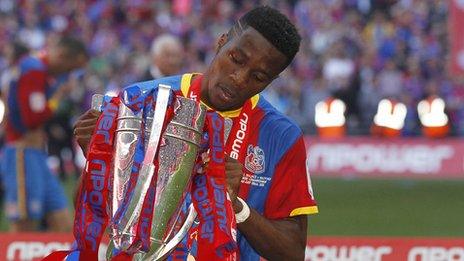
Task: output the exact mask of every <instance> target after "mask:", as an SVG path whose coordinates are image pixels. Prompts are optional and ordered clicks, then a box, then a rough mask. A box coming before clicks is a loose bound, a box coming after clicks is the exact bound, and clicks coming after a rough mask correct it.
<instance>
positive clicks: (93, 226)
mask: <svg viewBox="0 0 464 261" xmlns="http://www.w3.org/2000/svg"><path fill="white" fill-rule="evenodd" d="M91 166H92V169H91V170H90V179H91V181H92V190H91V191H90V192H89V193H88V194H86V195H85V199H84V201H85V202H87V200H88V202H89V205H90V209H91V211H92V213H93V215H92V219H91V222H90V224H88V226H87V227H86V228H85V231H86V235H85V240H86V241H87V242H89V243H91V245H92V249H93V250H94V251H96V250H97V238H98V237H99V235H100V234H101V232H102V229H103V223H104V220H103V217H104V210H103V203H104V202H103V193H102V190H103V187H104V186H105V172H106V163H105V161H104V160H99V159H93V160H92V162H91Z"/></svg>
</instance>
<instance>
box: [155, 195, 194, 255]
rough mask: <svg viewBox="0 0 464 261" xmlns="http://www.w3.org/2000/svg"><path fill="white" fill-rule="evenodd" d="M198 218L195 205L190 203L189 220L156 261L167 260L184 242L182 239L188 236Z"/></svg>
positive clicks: (186, 220) (187, 219)
mask: <svg viewBox="0 0 464 261" xmlns="http://www.w3.org/2000/svg"><path fill="white" fill-rule="evenodd" d="M196 217H197V211H196V210H195V208H194V207H193V203H190V206H189V209H188V214H187V218H186V219H185V222H184V224H183V225H182V227H181V228H180V229H179V231H178V232H177V233H176V235H174V237H173V238H172V239H171V241H169V242H168V243H167V244H166V245H165V246H164V248H163V249H162V250H161V252H160V254H159V257H158V258H157V259H156V260H163V259H165V258H166V257H167V256H168V255H169V254H170V253H171V251H172V250H174V248H175V247H176V246H177V245H178V244H179V243H180V241H182V239H183V238H184V237H185V236H186V235H187V233H188V231H189V229H190V227H191V226H192V225H193V222H194V221H195V219H196Z"/></svg>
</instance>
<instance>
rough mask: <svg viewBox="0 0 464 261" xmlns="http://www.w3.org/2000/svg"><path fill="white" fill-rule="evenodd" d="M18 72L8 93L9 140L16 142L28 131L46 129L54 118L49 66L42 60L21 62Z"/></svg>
mask: <svg viewBox="0 0 464 261" xmlns="http://www.w3.org/2000/svg"><path fill="white" fill-rule="evenodd" d="M14 71H15V72H16V73H15V74H16V75H14V77H12V79H11V81H10V83H9V85H8V86H7V90H2V91H4V92H5V93H6V99H7V101H6V103H7V123H6V128H7V131H6V140H7V142H9V141H15V140H17V139H19V138H21V137H22V136H23V135H24V134H25V133H26V132H27V131H28V130H31V129H36V128H38V127H40V126H42V124H43V123H45V122H46V121H47V120H48V119H49V118H50V117H51V116H52V111H51V109H50V107H49V106H48V103H47V100H48V99H47V93H48V92H49V87H48V86H49V85H48V81H49V79H48V75H47V66H46V64H45V63H44V62H43V61H42V60H41V59H39V58H36V57H32V56H26V57H23V58H21V59H20V60H19V61H18V63H17V65H16V66H15V69H14Z"/></svg>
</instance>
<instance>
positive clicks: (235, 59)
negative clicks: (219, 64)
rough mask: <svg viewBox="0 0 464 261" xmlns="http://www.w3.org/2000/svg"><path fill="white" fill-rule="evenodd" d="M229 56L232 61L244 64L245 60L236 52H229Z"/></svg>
mask: <svg viewBox="0 0 464 261" xmlns="http://www.w3.org/2000/svg"><path fill="white" fill-rule="evenodd" d="M229 57H230V59H231V60H232V62H234V63H236V64H239V65H242V64H243V61H241V60H240V59H239V58H238V57H237V56H236V55H235V54H234V53H229Z"/></svg>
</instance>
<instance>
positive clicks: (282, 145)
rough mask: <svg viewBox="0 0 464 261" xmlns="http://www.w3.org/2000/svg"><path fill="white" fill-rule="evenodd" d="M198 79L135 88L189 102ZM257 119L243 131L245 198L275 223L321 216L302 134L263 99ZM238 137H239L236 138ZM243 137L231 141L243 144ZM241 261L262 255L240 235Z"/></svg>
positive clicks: (257, 102) (256, 107)
mask: <svg viewBox="0 0 464 261" xmlns="http://www.w3.org/2000/svg"><path fill="white" fill-rule="evenodd" d="M192 76H193V74H184V75H178V76H172V77H166V78H161V79H157V80H152V81H147V82H140V83H135V84H133V85H138V86H139V87H140V88H142V89H151V88H157V86H158V84H160V83H163V84H167V85H170V86H171V87H172V89H173V90H177V91H178V90H180V91H181V92H182V94H183V95H184V96H186V95H187V93H188V90H189V88H190V82H191V78H192ZM251 104H252V111H251V115H248V118H247V120H246V121H244V122H245V126H242V128H250V130H249V135H250V136H249V137H248V139H247V142H246V144H245V143H237V144H240V145H241V146H246V156H245V157H244V159H243V160H242V162H241V163H242V164H243V166H244V176H243V178H242V184H241V186H240V191H239V196H240V197H241V198H242V199H244V200H245V201H246V202H247V204H248V205H249V206H250V207H251V208H253V209H255V210H256V211H257V212H258V213H260V214H261V215H263V216H264V217H266V218H269V219H280V218H287V217H292V216H297V215H307V214H313V213H317V212H318V209H317V205H316V201H315V199H314V196H313V192H312V186H311V180H310V176H309V172H308V170H307V168H306V163H307V156H306V149H305V144H304V140H303V134H302V131H301V129H300V128H299V127H298V126H297V125H296V123H294V122H293V121H292V120H290V119H289V118H288V117H286V116H285V115H283V114H282V113H280V112H278V111H277V110H276V109H275V108H274V107H273V106H272V105H271V104H270V103H269V102H268V101H266V99H265V98H264V97H263V96H261V95H259V94H258V95H255V96H254V97H252V98H251ZM220 114H221V115H222V116H224V117H230V118H234V117H238V116H239V115H240V109H238V110H235V111H230V112H220ZM231 135H233V134H231ZM239 138H240V137H239V135H237V136H236V137H234V136H232V137H229V139H239ZM237 239H238V243H239V246H240V260H260V256H259V255H258V253H257V252H256V251H255V250H254V249H253V248H252V247H251V245H250V244H249V243H248V241H247V240H246V238H245V237H243V236H241V235H240V233H239V234H238V238H237ZM174 259H176V258H174Z"/></svg>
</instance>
